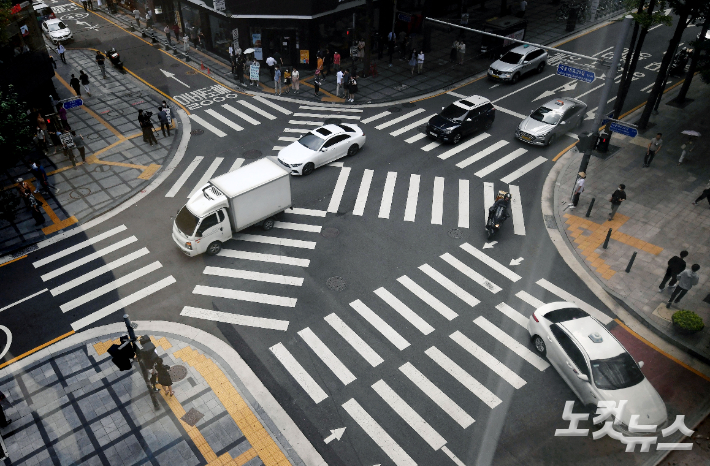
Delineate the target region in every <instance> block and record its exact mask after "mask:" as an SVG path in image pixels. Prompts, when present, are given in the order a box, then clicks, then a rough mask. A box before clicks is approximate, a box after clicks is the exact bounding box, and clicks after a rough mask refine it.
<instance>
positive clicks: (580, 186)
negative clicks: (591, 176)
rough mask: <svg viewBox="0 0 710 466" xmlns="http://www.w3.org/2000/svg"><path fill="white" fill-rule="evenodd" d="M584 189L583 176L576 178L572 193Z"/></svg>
mask: <svg viewBox="0 0 710 466" xmlns="http://www.w3.org/2000/svg"><path fill="white" fill-rule="evenodd" d="M583 191H584V178H580V179H578V180H577V182H576V183H575V184H574V193H575V194H577V193H581V192H583Z"/></svg>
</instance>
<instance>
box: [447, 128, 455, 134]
mask: <svg viewBox="0 0 710 466" xmlns="http://www.w3.org/2000/svg"><path fill="white" fill-rule="evenodd" d="M454 129H456V128H453V127H451V128H446V129H444V133H446V134H451V132H452V131H453V130H454Z"/></svg>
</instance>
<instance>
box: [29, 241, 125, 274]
mask: <svg viewBox="0 0 710 466" xmlns="http://www.w3.org/2000/svg"><path fill="white" fill-rule="evenodd" d="M136 241H138V238H136V237H135V236H131V237H129V238H126V239H123V240H121V241H119V242H117V243H114V244H112V245H110V246H106V247H105V248H103V249H99V250H98V251H95V252H92V253H91V254H88V255H86V256H84V257H82V258H81V259H77V260H75V261H73V262H70V263H69V264H66V265H64V266H62V267H59V268H57V269H54V270H52V271H51V272H48V273H45V274H44V275H41V276H40V278H41V279H42V281H44V282H46V281H47V280H51V279H53V278H56V277H58V276H60V275H62V274H64V273H67V272H69V271H71V270H74V269H76V268H78V267H81V266H82V265H84V264H88V263H89V262H91V261H94V260H96V259H98V258H100V257H102V256H105V255H106V254H109V253H112V252H114V251H118V250H119V249H121V248H123V247H126V246H128V245H129V244H133V243H135V242H136Z"/></svg>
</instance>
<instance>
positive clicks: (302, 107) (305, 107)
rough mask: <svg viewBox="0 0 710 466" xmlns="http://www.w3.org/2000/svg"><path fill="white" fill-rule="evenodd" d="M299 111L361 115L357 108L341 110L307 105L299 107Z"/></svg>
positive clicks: (339, 108) (360, 110)
mask: <svg viewBox="0 0 710 466" xmlns="http://www.w3.org/2000/svg"><path fill="white" fill-rule="evenodd" d="M298 108H300V109H301V110H318V111H320V112H349V113H362V112H363V110H362V109H358V108H341V107H312V106H308V105H301V106H300V107H298Z"/></svg>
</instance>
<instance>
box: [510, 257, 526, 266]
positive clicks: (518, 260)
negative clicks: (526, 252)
mask: <svg viewBox="0 0 710 466" xmlns="http://www.w3.org/2000/svg"><path fill="white" fill-rule="evenodd" d="M523 260H524V259H523V258H522V257H518V258H517V259H513V260H512V261H510V264H508V265H520V263H521V262H522V261H523Z"/></svg>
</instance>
